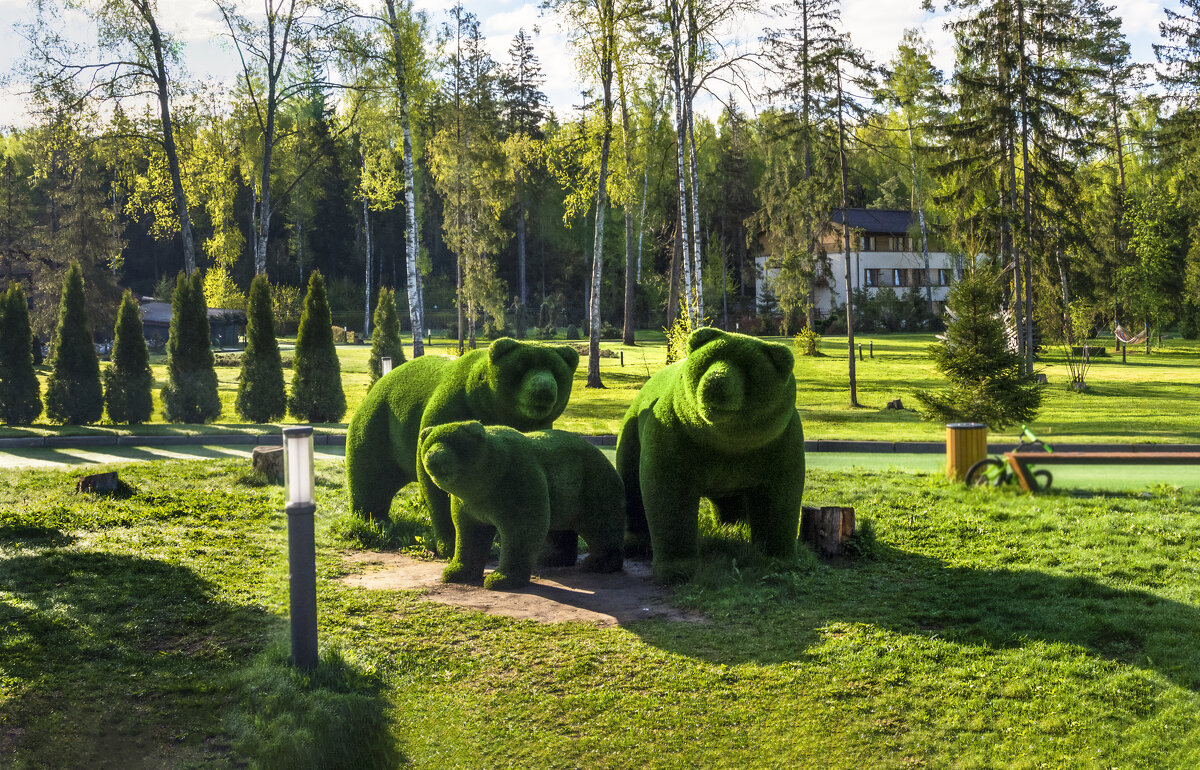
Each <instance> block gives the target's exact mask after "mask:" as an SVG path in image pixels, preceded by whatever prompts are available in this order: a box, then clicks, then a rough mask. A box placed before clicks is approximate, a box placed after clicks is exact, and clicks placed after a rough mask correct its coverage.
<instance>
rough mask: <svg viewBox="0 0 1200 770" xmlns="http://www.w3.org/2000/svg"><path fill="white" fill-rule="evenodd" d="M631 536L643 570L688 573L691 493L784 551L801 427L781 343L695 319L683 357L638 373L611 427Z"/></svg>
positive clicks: (796, 485)
mask: <svg viewBox="0 0 1200 770" xmlns="http://www.w3.org/2000/svg"><path fill="white" fill-rule="evenodd" d="M617 470H618V471H620V473H621V479H622V480H623V481H624V482H625V499H626V514H627V516H628V518H629V532H628V538H629V541H630V546H631V548H637V547H639V546H640V547H642V548H644V546H645V540H646V537H647V535H648V536H649V540H650V546H651V551H652V553H653V567H654V575H655V578H656V579H658V580H661V581H667V582H669V581H672V580H676V579H679V578H681V577H685V576H687V575H688V574H690V572H691V570H692V569H693V567H694V560H695V557H696V554H697V532H698V527H697V520H698V511H699V504H700V498H701V497H707V498H708V499H709V500H710V501H711V502H712V504H713V506H714V507H715V509H716V512H717V515H718V516H719V518H720V519H721V521H724V522H733V521H745V522H748V523H749V525H750V539H751V541H752V542H753V543H754V544H755V545H756V546H757V547H758V548H759V549H760V550H761V551H762V552H764V553H765V554H767V555H769V556H773V557H780V558H795V555H796V529H797V525H798V524H799V520H800V502H801V497H802V495H803V492H804V433H803V431H802V429H801V427H800V416H799V414H797V412H796V379H795V375H794V374H793V372H792V353H791V351H790V350H788V348H787V346H785V345H779V344H775V343H770V342H763V341H762V340H759V339H757V338H755V337H748V336H745V335H742V334H729V333H726V332H723V331H721V330H719V329H712V328H703V329H697V330H696V331H694V332H692V334H691V335H690V336H689V337H688V339H687V357H686V358H685V359H683V360H682V361H678V362H676V363H674V364H671V365H670V366H668V367H666V368H665V369H663V370H662V371H660V372H658V373H657V374H655V375H654V376H652V377H651V378H650V380H649V381H648V382H647V383H646V384H645V386H644V387H643V388H642V389H641V391H640V392H639V393H638V395H637V396H636V397H635V398H634V401H633V404H632V405H631V406H630V407H629V411H628V412H626V414H625V418H624V420H623V422H622V424H621V432H620V434H619V435H618V437H617Z"/></svg>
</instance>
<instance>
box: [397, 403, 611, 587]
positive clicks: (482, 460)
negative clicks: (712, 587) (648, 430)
mask: <svg viewBox="0 0 1200 770" xmlns="http://www.w3.org/2000/svg"><path fill="white" fill-rule="evenodd" d="M420 454H421V462H422V464H423V465H424V468H425V471H426V472H427V473H428V474H429V476H430V477H431V478H432V479H433V482H434V483H435V484H437V485H438V487H440V488H441V489H442V490H444V491H446V492H448V493H450V495H451V498H450V500H451V510H452V512H453V518H454V531H455V541H454V558H452V559H451V560H450V564H449V565H447V567H446V569H445V571H444V572H443V573H442V579H443V580H445V581H446V582H448V583H468V582H471V581H473V580H478V579H479V578H480V577H482V576H483V565H484V562H485V561H487V557H488V554H489V552H490V551H491V548H492V540H493V539H494V538H495V537H496V533H497V532H499V534H500V564H499V566H498V567H497V568H496V570H495V571H493V572H492V573H491V574H490V575H488V576H487V579H486V580H485V581H484V585H485V586H487V587H488V588H516V587H519V586H522V585H525V584H526V583H528V582H529V574H530V572H531V570H532V569H533V563H534V560H535V559H536V557H537V555H538V552H539V550H540V549H541V547H542V543H543V542H544V541H545V540H546V536H547V535H548V534H549V533H550V531H551V530H555V531H559V532H564V533H568V534H569V536H570V538H571V539H572V540H574V539H575V533H576V532H578V533H579V535H580V536H581V537H582V538H583V539H584V540H585V541H586V542H587V544H588V556H587V558H586V559H584V560H583V563H582V564H581V565H580V569H583V570H585V571H588V572H616V571H617V570H619V569H621V564H622V563H623V561H624V555H623V552H622V545H623V543H622V541H623V538H624V533H625V500H624V492H623V491H622V489H621V477H620V476H618V475H617V472H616V470H615V469H614V468H613V466H612V464H611V463H609V461H608V459H607V458H606V457H605V456H604V453H603V452H601V451H600V450H599V449H597V448H596V447H594V446H592V445H591V444H589V443H588V442H587V441H586V440H584V439H583V438H581V437H580V436H577V435H575V434H574V433H567V432H564V431H561V430H542V431H536V432H532V433H521V432H520V431H516V430H513V429H512V428H508V427H504V426H502V425H490V426H486V427H485V426H484V425H483V424H482V423H480V422H477V421H471V422H455V423H449V424H446V425H439V426H437V427H434V428H426V429H425V430H422V431H421V452H420Z"/></svg>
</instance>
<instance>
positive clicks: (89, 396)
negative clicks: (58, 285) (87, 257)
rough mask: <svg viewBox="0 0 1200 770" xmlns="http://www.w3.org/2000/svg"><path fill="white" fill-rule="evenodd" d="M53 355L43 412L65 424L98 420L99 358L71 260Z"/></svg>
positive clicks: (100, 401)
mask: <svg viewBox="0 0 1200 770" xmlns="http://www.w3.org/2000/svg"><path fill="white" fill-rule="evenodd" d="M53 356H54V362H53V363H52V364H51V368H50V377H49V379H48V380H47V381H46V416H48V417H49V418H50V419H51V420H54V421H55V422H61V423H64V424H67V425H86V424H87V423H92V422H96V421H98V420H99V419H100V416H101V415H102V414H103V413H104V395H103V393H102V392H101V390H100V359H99V358H97V357H96V347H95V345H94V344H93V342H92V330H91V324H90V323H89V321H88V312H87V303H86V299H85V297H84V294H83V270H82V269H81V268H80V267H79V263H78V262H74V261H72V262H71V266H70V267H69V268H67V275H66V277H65V278H64V279H63V288H62V299H61V300H60V301H59V304H58V327H57V328H56V329H55V331H54V353H53Z"/></svg>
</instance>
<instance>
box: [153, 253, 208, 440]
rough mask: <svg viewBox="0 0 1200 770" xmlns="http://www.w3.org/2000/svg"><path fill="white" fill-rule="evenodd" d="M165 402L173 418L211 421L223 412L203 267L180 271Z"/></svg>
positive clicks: (173, 306) (173, 304)
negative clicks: (191, 271)
mask: <svg viewBox="0 0 1200 770" xmlns="http://www.w3.org/2000/svg"><path fill="white" fill-rule="evenodd" d="M163 406H164V414H165V415H166V418H167V420H169V421H170V422H189V423H204V422H211V421H212V420H215V419H216V418H217V417H218V416H219V415H220V414H221V400H220V398H219V397H218V396H217V372H216V370H215V369H214V368H213V354H212V336H211V334H210V332H209V328H208V306H207V304H206V303H205V301H204V281H203V279H202V278H201V276H200V271H199V270H196V271H194V272H193V273H192V275H191V278H188V277H187V276H186V275H184V274H183V273H182V272H180V273H179V277H178V278H176V280H175V292H174V293H173V294H172V295H171V330H170V336H169V337H168V339H167V385H166V387H165V388H163Z"/></svg>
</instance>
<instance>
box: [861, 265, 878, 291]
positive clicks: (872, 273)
mask: <svg viewBox="0 0 1200 770" xmlns="http://www.w3.org/2000/svg"><path fill="white" fill-rule="evenodd" d="M863 283H864V284H865V285H867V286H878V285H879V268H877V267H869V268H867V269H866V271H865V273H864V275H863Z"/></svg>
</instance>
